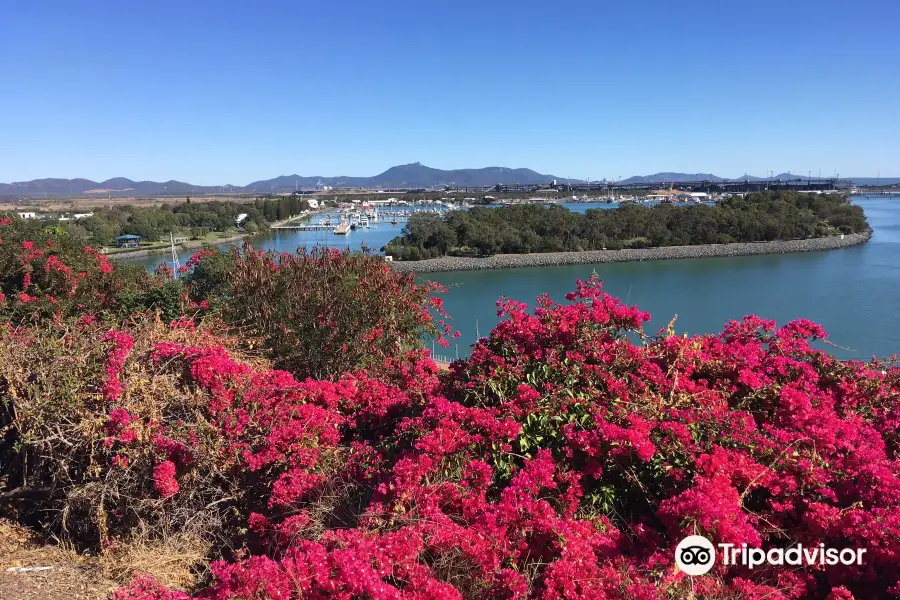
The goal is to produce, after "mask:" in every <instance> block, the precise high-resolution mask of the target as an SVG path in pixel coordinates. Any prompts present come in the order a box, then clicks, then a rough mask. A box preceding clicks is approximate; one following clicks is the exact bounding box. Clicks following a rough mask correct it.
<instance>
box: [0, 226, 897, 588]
mask: <svg viewBox="0 0 900 600" xmlns="http://www.w3.org/2000/svg"><path fill="white" fill-rule="evenodd" d="M0 240H2V241H0V322H2V325H0V513H2V514H0V516H5V517H7V518H11V519H15V520H17V521H18V522H19V523H22V524H26V525H28V526H29V527H31V528H32V529H34V530H35V531H37V532H40V533H41V534H43V535H45V536H47V539H55V540H60V541H62V542H64V543H65V544H66V545H71V546H73V547H75V548H77V549H78V550H79V551H82V552H87V553H91V554H94V555H96V556H97V557H99V560H104V561H105V560H109V561H115V560H117V559H121V557H124V556H134V554H135V552H134V549H135V548H141V549H142V551H143V553H144V555H152V556H154V557H157V558H160V560H154V561H145V562H144V563H142V564H140V565H135V563H134V562H128V563H120V564H129V565H135V566H131V567H129V568H128V569H119V570H118V571H116V575H117V576H118V577H119V580H120V583H121V584H122V585H123V587H121V588H120V589H119V590H117V591H116V592H115V598H116V599H117V600H187V599H189V598H197V599H205V600H269V599H271V600H275V599H278V600H286V599H290V600H300V599H304V600H305V599H308V598H315V599H342V600H349V599H373V600H374V599H378V600H381V599H399V598H409V599H421V600H425V599H462V598H465V599H470V598H471V599H485V600H487V599H495V598H500V599H514V598H515V599H526V598H534V599H542V600H556V599H564V598H565V599H573V600H574V599H597V600H601V599H622V600H664V599H674V598H696V599H707V600H731V599H738V598H751V599H756V600H764V599H765V600H787V599H791V600H805V599H814V598H826V599H829V600H848V599H852V598H857V599H860V600H862V599H870V598H891V597H894V596H895V594H896V593H897V592H898V591H900V560H898V556H900V463H898V461H897V452H898V450H900V446H898V444H900V437H898V434H897V430H898V423H900V404H898V400H900V368H897V367H896V366H893V365H892V364H882V363H878V362H872V363H866V364H864V363H860V362H855V361H846V362H845V361H839V360H837V359H835V358H833V357H832V356H830V355H829V354H827V353H826V352H823V351H821V350H817V349H815V348H813V347H812V345H811V342H812V341H813V340H816V339H820V338H823V337H824V336H825V333H824V332H823V331H822V329H821V328H820V327H819V326H817V325H815V324H813V323H810V322H808V321H805V320H797V321H794V322H791V323H788V324H786V325H783V326H781V327H779V326H776V324H775V323H773V322H771V321H767V320H765V319H762V318H759V317H755V316H749V317H745V318H743V319H742V320H740V321H732V322H730V323H728V324H726V325H725V328H724V330H723V331H722V332H721V333H718V334H715V335H702V336H686V335H680V334H678V333H677V332H676V330H675V325H674V323H673V324H670V326H669V327H668V328H667V329H664V330H662V331H659V332H658V333H657V334H655V335H652V334H650V332H644V331H643V324H644V323H646V322H647V321H648V320H649V315H648V314H646V313H644V312H642V311H641V310H640V309H638V308H637V307H630V306H626V305H624V304H623V303H622V302H621V301H619V300H618V299H616V298H614V297H612V296H609V295H608V294H606V293H604V292H603V290H602V287H601V283H600V281H599V280H598V279H596V278H593V279H590V280H589V281H579V282H577V283H576V284H575V285H574V287H575V290H574V291H573V292H572V293H570V294H569V295H568V296H567V299H566V301H565V302H564V303H555V302H553V301H551V300H550V299H549V298H548V297H547V296H541V297H540V298H538V299H537V301H536V305H535V306H534V307H531V308H529V307H527V306H526V305H524V304H522V303H518V302H513V301H510V300H507V299H501V300H500V301H499V302H498V309H499V311H500V315H501V317H502V320H501V322H500V324H499V325H498V326H497V327H496V328H495V329H494V330H493V331H492V332H491V333H490V334H489V335H488V336H487V337H485V338H483V339H481V340H479V341H478V342H477V343H476V344H475V346H474V347H473V351H472V355H471V357H469V358H467V359H465V360H460V361H457V362H455V363H453V365H451V367H450V369H449V371H447V372H444V373H441V372H439V370H438V367H437V365H436V364H435V363H434V362H433V361H432V360H431V358H430V356H429V353H428V351H427V350H425V349H423V348H422V343H421V341H420V340H421V339H422V336H423V335H431V336H437V337H438V341H439V343H446V339H445V337H446V336H452V335H453V333H452V330H451V328H450V327H449V326H448V325H447V323H446V320H445V319H446V317H444V316H443V315H442V314H441V313H442V306H441V300H440V293H441V290H440V289H439V288H437V287H436V286H432V285H421V284H418V283H416V281H415V280H414V279H413V278H412V276H410V275H402V274H398V273H396V272H394V271H391V270H390V269H388V268H387V267H386V266H385V264H384V262H383V260H382V259H380V258H378V257H374V256H366V255H361V254H351V253H348V252H344V253H341V252H337V251H333V250H321V249H318V250H315V251H312V252H308V253H303V254H299V255H275V254H271V253H261V252H258V251H256V250H253V249H252V248H250V247H249V246H245V247H244V248H243V249H241V250H234V251H233V252H231V253H220V252H216V251H203V252H201V253H198V254H197V255H195V256H194V257H193V258H192V259H191V260H190V261H188V263H187V264H186V265H185V267H183V271H182V273H181V275H182V277H180V278H179V279H178V280H173V279H172V278H171V273H166V272H162V273H161V274H160V275H157V276H150V275H147V274H140V273H137V272H135V271H131V270H123V269H121V268H120V267H116V266H114V265H111V264H110V263H109V262H107V261H106V260H105V257H103V256H101V255H98V253H97V252H96V251H95V250H93V249H91V248H89V247H84V246H82V245H79V244H76V243H73V242H72V241H71V240H70V239H69V238H67V236H66V235H65V233H64V232H59V231H41V232H37V231H35V230H34V229H32V228H29V227H26V226H25V224H24V223H22V222H19V221H12V220H9V219H3V220H0ZM304 287H309V288H310V289H309V290H307V291H305V292H304V291H303V288H304ZM298 294H299V296H298ZM687 534H702V535H705V536H707V537H708V538H709V539H711V540H713V541H714V542H715V543H733V544H736V545H737V546H738V547H740V546H741V544H747V545H749V546H751V547H762V548H764V549H772V548H786V547H789V546H793V545H796V544H798V543H802V544H803V545H804V546H805V547H819V545H820V544H822V545H824V546H826V547H832V548H865V549H866V550H867V553H866V555H865V561H864V563H863V564H862V565H859V566H856V565H854V566H844V565H827V564H823V565H816V566H813V567H771V566H764V567H757V568H755V569H748V568H747V567H741V566H737V567H734V566H731V567H726V566H725V565H723V564H722V563H721V562H717V563H716V565H715V567H714V568H713V570H712V571H711V572H710V573H709V574H708V575H705V576H702V577H695V578H690V577H688V576H686V575H685V574H684V573H683V572H679V571H678V570H677V569H676V568H675V565H674V548H675V545H676V544H677V543H678V541H679V540H681V539H682V538H683V537H684V536H685V535H687Z"/></svg>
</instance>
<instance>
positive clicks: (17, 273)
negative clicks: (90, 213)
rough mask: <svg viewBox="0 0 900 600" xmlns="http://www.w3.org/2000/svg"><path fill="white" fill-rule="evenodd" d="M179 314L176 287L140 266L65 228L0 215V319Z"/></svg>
mask: <svg viewBox="0 0 900 600" xmlns="http://www.w3.org/2000/svg"><path fill="white" fill-rule="evenodd" d="M151 308H154V309H160V310H162V311H164V312H165V313H166V314H167V316H169V317H174V316H175V315H176V313H177V314H180V312H181V309H182V307H181V289H180V286H179V285H178V283H176V282H171V281H165V280H161V279H157V278H153V277H150V276H148V275H147V273H146V272H145V271H144V269H143V268H141V267H139V266H137V265H114V264H113V263H112V262H111V261H110V260H109V258H108V257H106V256H105V255H103V254H100V252H99V251H98V250H97V249H96V248H93V247H91V246H86V245H85V244H84V243H83V242H80V241H78V240H75V239H73V238H72V237H71V236H69V235H67V234H66V232H65V231H64V230H60V229H58V228H43V227H40V226H39V225H36V224H33V223H27V222H25V221H22V220H20V219H10V218H3V217H0V318H2V320H4V321H11V322H14V323H21V322H35V321H39V320H42V319H44V318H48V317H56V318H59V317H66V316H73V315H95V316H100V317H104V318H115V319H123V318H127V317H128V316H129V315H131V314H133V313H135V312H139V311H142V310H146V309H151Z"/></svg>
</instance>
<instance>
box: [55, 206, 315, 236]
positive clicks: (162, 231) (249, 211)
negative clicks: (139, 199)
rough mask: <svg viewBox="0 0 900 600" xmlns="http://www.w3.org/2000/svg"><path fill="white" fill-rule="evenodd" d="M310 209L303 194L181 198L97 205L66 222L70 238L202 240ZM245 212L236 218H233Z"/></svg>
mask: <svg viewBox="0 0 900 600" xmlns="http://www.w3.org/2000/svg"><path fill="white" fill-rule="evenodd" d="M308 208H309V204H308V203H307V201H306V200H305V199H303V198H298V197H296V196H285V197H263V198H257V199H256V200H255V201H254V202H252V203H237V202H222V201H208V202H193V201H191V199H190V198H187V199H186V200H185V202H183V203H181V204H175V205H163V206H159V207H155V206H153V207H151V206H134V205H122V206H113V207H106V208H100V209H96V210H95V211H94V214H93V215H91V216H90V217H84V218H81V219H78V220H77V221H69V222H66V223H65V225H64V226H65V228H66V229H67V230H68V232H69V234H70V235H72V236H73V237H76V238H80V239H86V240H88V241H91V242H93V243H95V244H98V245H101V246H105V245H109V244H111V243H112V242H113V241H114V240H115V238H116V237H118V236H120V235H123V234H129V235H138V236H140V237H141V238H143V239H144V240H145V241H150V242H153V241H157V240H164V239H168V236H169V234H173V235H175V236H185V237H190V238H192V239H201V238H203V237H204V236H206V235H207V234H208V233H211V232H225V233H230V232H237V231H238V229H239V228H240V229H243V230H244V231H246V232H248V233H256V232H257V231H263V230H265V229H268V228H269V224H270V223H273V222H275V221H280V220H282V219H287V218H290V217H294V216H297V215H299V214H301V213H302V212H303V211H304V210H307V209H308ZM240 215H246V217H244V218H242V219H241V221H240V223H238V222H237V218H238V216H240Z"/></svg>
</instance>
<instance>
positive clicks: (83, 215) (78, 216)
mask: <svg viewBox="0 0 900 600" xmlns="http://www.w3.org/2000/svg"><path fill="white" fill-rule="evenodd" d="M93 216H94V213H92V212H89V213H75V214H74V215H72V218H73V219H86V218H88V217H93Z"/></svg>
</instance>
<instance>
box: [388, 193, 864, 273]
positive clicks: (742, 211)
mask: <svg viewBox="0 0 900 600" xmlns="http://www.w3.org/2000/svg"><path fill="white" fill-rule="evenodd" d="M868 228H869V225H868V222H867V221H866V218H865V215H864V213H863V210H862V208H860V207H859V206H853V205H851V204H849V203H847V202H846V200H845V199H844V198H843V197H842V196H840V195H838V194H804V193H798V192H792V191H774V192H773V191H769V192H755V193H752V194H748V195H747V196H744V197H737V196H735V197H732V198H728V199H726V200H724V201H722V202H720V203H718V204H716V205H715V206H708V205H688V206H684V205H673V204H660V205H658V206H644V205H637V204H628V205H625V206H620V207H618V208H614V209H590V210H588V211H586V212H585V213H584V214H581V213H577V212H572V211H570V210H569V209H567V208H565V207H564V206H560V205H552V206H549V207H547V206H544V205H541V204H526V205H517V206H501V207H495V208H473V209H471V210H468V211H452V212H448V213H446V214H445V215H443V216H441V215H436V214H434V213H415V214H413V215H412V216H411V217H410V220H409V223H408V224H407V225H406V227H405V228H404V229H403V232H402V234H401V235H400V236H398V237H396V238H394V239H393V240H391V241H390V242H389V243H388V244H387V245H386V246H385V247H384V249H383V250H384V252H385V253H386V254H389V255H392V256H394V257H395V258H396V259H397V260H420V259H425V258H434V257H439V256H445V255H452V256H474V255H491V254H497V253H504V254H524V253H532V252H561V251H581V250H603V249H608V250H616V249H622V248H650V247H660V246H685V245H697V244H727V243H735V242H759V241H773V240H792V239H807V238H813V237H824V236H828V235H836V234H841V233H845V234H846V233H856V232H860V231H865V230H867V229H868Z"/></svg>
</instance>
